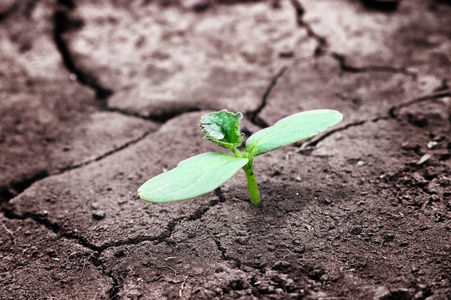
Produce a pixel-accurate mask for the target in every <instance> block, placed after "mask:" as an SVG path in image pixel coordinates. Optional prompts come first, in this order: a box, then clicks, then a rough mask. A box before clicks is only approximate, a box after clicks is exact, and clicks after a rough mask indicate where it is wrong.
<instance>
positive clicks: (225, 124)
mask: <svg viewBox="0 0 451 300" xmlns="http://www.w3.org/2000/svg"><path fill="white" fill-rule="evenodd" d="M242 117H243V114H241V113H240V112H239V113H236V114H234V113H231V112H228V111H227V110H225V109H224V110H221V111H219V112H214V113H210V114H206V115H204V116H202V118H201V119H200V124H199V126H200V127H201V128H202V131H203V132H205V133H206V136H205V137H204V139H206V140H210V141H212V142H213V143H216V144H218V145H220V146H222V147H224V148H227V149H231V148H233V147H237V146H239V145H241V137H242V136H243V134H241V133H240V127H239V124H240V120H241V118H242Z"/></svg>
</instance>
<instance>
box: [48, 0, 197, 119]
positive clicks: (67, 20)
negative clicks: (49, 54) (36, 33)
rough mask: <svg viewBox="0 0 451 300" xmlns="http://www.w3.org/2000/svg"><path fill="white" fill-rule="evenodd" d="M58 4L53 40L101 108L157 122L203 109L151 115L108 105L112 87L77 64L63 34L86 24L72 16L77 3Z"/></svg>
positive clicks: (67, 65)
mask: <svg viewBox="0 0 451 300" xmlns="http://www.w3.org/2000/svg"><path fill="white" fill-rule="evenodd" d="M58 4H59V5H60V8H57V9H56V10H55V13H54V15H53V19H54V28H53V40H54V42H55V45H56V48H57V50H58V52H59V53H60V55H61V58H62V60H63V64H64V66H65V68H66V69H67V70H68V71H69V73H71V74H74V75H75V77H76V80H77V81H78V82H79V83H80V84H81V85H84V86H86V87H88V88H90V89H92V90H93V91H94V92H95V95H96V99H97V100H100V103H99V109H100V110H103V111H110V112H118V113H121V114H123V115H126V116H129V117H135V118H139V119H143V120H146V121H154V122H157V123H165V122H167V121H169V120H170V119H172V118H175V117H177V116H179V115H182V114H184V113H187V112H193V111H201V110H202V109H201V108H200V107H197V106H193V107H174V108H172V109H171V110H169V111H165V112H160V113H156V114H150V115H149V116H143V115H140V114H139V113H137V112H133V111H129V110H124V109H120V108H111V107H108V104H107V100H108V98H110V97H111V96H112V95H113V94H114V91H113V89H111V88H107V87H104V86H102V85H101V83H100V82H99V81H98V80H97V78H95V77H94V76H93V75H91V74H88V73H87V72H86V71H84V70H83V69H82V68H79V67H78V66H77V65H76V62H75V59H74V57H73V55H72V53H71V51H70V49H69V47H68V44H67V41H66V40H65V39H64V37H63V35H64V34H65V33H67V32H69V31H71V30H77V29H80V28H81V27H82V26H83V25H84V24H83V20H79V19H75V20H74V18H71V16H70V15H69V13H70V12H71V11H72V10H74V9H75V7H76V5H75V4H74V2H73V1H72V0H59V1H58Z"/></svg>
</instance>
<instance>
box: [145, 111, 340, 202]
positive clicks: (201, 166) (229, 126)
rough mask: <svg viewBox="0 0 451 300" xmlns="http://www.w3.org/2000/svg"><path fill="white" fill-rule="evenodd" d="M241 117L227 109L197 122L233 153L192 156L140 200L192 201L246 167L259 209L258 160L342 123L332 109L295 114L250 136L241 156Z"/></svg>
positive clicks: (158, 179)
mask: <svg viewBox="0 0 451 300" xmlns="http://www.w3.org/2000/svg"><path fill="white" fill-rule="evenodd" d="M242 117H243V115H242V114H241V113H236V114H234V113H231V112H228V111H227V110H222V111H220V112H214V113H210V114H207V115H204V116H203V117H202V118H201V120H200V122H201V123H200V124H199V125H200V127H201V128H202V131H203V132H204V133H205V134H206V136H205V137H204V139H206V140H209V141H212V142H213V143H216V144H218V145H219V146H222V147H224V148H226V149H230V150H231V151H232V154H233V155H230V154H225V153H216V152H208V153H203V154H200V155H197V156H193V157H191V158H188V159H186V160H184V161H182V162H180V163H179V164H178V165H177V167H176V168H174V169H172V170H170V171H168V172H165V173H162V174H160V175H158V176H156V177H153V178H151V179H149V180H148V181H147V182H146V183H144V184H143V185H142V186H141V187H140V188H139V189H138V194H139V196H140V197H141V199H143V200H145V201H149V202H154V203H164V202H172V201H179V200H185V199H189V198H194V197H197V196H200V195H203V194H206V193H208V192H211V191H213V190H215V189H216V188H218V187H219V186H221V185H223V184H224V183H225V182H227V181H228V180H229V179H230V178H232V176H233V175H235V174H236V173H237V172H238V171H239V170H240V169H243V170H244V173H245V174H246V179H247V184H248V186H249V195H250V201H251V203H252V204H254V205H256V206H257V205H259V204H260V194H259V190H258V186H257V181H256V179H255V173H254V170H253V162H254V157H255V156H258V155H260V154H264V153H266V152H269V151H272V150H275V149H277V148H280V147H282V146H286V145H288V144H292V143H294V142H298V141H301V140H305V139H308V138H311V137H313V136H315V135H317V134H318V133H320V132H323V131H325V130H327V129H328V128H329V127H331V126H333V125H335V124H337V123H339V122H340V121H341V120H342V119H343V115H342V114H341V113H339V112H338V111H335V110H329V109H317V110H310V111H305V112H301V113H297V114H294V115H291V116H288V117H286V118H284V119H282V120H280V121H278V122H277V123H276V124H274V125H273V126H271V127H268V128H265V129H262V130H260V131H258V132H256V133H254V134H252V135H251V136H250V137H249V139H248V140H247V141H246V147H245V149H246V151H244V152H240V151H239V150H238V147H239V146H240V145H241V139H242V137H243V135H244V134H243V133H240V130H239V122H240V119H241V118H242Z"/></svg>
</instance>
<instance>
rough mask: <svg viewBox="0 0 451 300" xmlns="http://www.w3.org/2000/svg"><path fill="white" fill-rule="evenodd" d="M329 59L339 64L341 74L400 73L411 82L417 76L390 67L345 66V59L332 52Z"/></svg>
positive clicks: (403, 69)
mask: <svg viewBox="0 0 451 300" xmlns="http://www.w3.org/2000/svg"><path fill="white" fill-rule="evenodd" d="M330 55H331V57H332V58H334V59H335V60H336V61H338V63H339V64H340V69H341V70H342V71H343V72H349V73H365V72H387V73H400V74H404V75H407V76H411V77H412V79H413V80H416V79H417V74H416V73H414V72H411V71H409V70H407V69H406V68H395V67H391V66H374V65H369V66H364V67H356V66H351V65H348V64H346V57H345V56H344V55H341V54H338V53H336V52H332V53H331V54H330Z"/></svg>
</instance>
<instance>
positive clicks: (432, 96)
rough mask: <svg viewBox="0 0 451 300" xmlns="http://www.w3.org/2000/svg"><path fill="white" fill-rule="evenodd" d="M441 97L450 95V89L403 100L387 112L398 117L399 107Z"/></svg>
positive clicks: (392, 116)
mask: <svg viewBox="0 0 451 300" xmlns="http://www.w3.org/2000/svg"><path fill="white" fill-rule="evenodd" d="M443 97H451V90H450V89H446V90H440V91H437V92H435V93H433V94H429V95H424V96H421V97H418V98H415V99H412V100H410V101H407V102H404V103H402V104H399V105H397V106H393V107H392V108H390V110H389V111H388V114H389V116H390V117H391V118H394V119H396V118H397V117H398V112H399V110H400V109H401V108H404V107H407V106H410V105H413V104H416V103H421V102H424V101H429V100H435V99H440V98H443Z"/></svg>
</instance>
